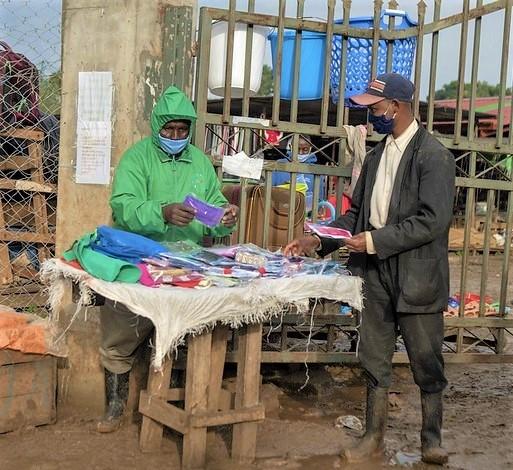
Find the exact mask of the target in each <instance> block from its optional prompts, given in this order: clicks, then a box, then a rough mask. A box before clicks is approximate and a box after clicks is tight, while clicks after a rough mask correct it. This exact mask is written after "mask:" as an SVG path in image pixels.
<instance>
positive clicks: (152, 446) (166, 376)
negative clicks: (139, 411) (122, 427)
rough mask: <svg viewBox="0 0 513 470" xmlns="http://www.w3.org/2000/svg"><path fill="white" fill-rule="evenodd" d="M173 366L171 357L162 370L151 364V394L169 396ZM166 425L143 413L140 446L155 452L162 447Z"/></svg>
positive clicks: (149, 380)
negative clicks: (154, 367) (157, 369)
mask: <svg viewBox="0 0 513 470" xmlns="http://www.w3.org/2000/svg"><path fill="white" fill-rule="evenodd" d="M172 368H173V360H172V359H171V358H169V359H167V360H166V361H165V362H164V365H163V369H162V371H156V370H154V369H153V367H152V366H151V365H150V372H149V374H148V389H147V393H148V394H149V395H151V396H155V397H159V398H164V397H166V396H167V391H168V389H169V384H170V382H171V369H172ZM163 431H164V426H163V425H162V424H161V423H159V422H157V421H155V420H153V419H151V418H149V417H148V416H144V415H143V420H142V425H141V435H140V437H139V446H140V448H141V451H143V452H154V451H157V450H159V449H160V446H161V444H162V433H163Z"/></svg>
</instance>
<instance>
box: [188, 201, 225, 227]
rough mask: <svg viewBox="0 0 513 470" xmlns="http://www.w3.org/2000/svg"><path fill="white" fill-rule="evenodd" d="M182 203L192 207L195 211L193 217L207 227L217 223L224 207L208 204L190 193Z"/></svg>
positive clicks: (221, 216)
mask: <svg viewBox="0 0 513 470" xmlns="http://www.w3.org/2000/svg"><path fill="white" fill-rule="evenodd" d="M183 203H184V205H186V206H187V207H191V208H192V209H194V210H195V211H196V215H195V216H194V217H195V219H196V220H198V222H201V223H202V224H203V225H206V226H207V227H215V226H216V225H218V224H219V222H221V219H222V218H223V215H224V212H225V210H224V208H222V207H216V206H213V205H212V204H208V203H207V202H205V201H202V200H201V199H198V198H197V197H195V196H193V195H192V194H188V195H187V196H186V197H185V199H184V201H183Z"/></svg>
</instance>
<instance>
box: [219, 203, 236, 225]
mask: <svg viewBox="0 0 513 470" xmlns="http://www.w3.org/2000/svg"><path fill="white" fill-rule="evenodd" d="M238 218H239V208H238V207H237V206H234V205H233V204H228V205H227V206H226V207H225V211H224V215H223V218H222V219H221V224H223V225H224V226H225V227H233V226H234V225H235V224H236V223H237V219H238Z"/></svg>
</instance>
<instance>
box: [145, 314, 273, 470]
mask: <svg viewBox="0 0 513 470" xmlns="http://www.w3.org/2000/svg"><path fill="white" fill-rule="evenodd" d="M261 334H262V325H261V324H254V325H246V326H244V327H242V328H240V329H239V330H237V356H238V358H237V378H236V391H235V393H231V392H230V391H228V390H226V389H224V388H223V387H222V380H223V370H224V364H225V358H226V348H227V341H228V336H229V329H228V328H227V327H225V326H217V327H216V328H214V329H213V330H209V331H206V332H205V333H203V334H200V335H197V336H192V335H189V337H188V340H187V346H188V351H187V365H186V371H185V374H186V375H185V388H170V381H171V372H172V369H173V360H172V358H169V359H167V360H166V362H165V364H164V366H163V370H162V371H155V370H154V369H153V368H152V367H151V366H150V373H149V377H148V387H147V389H146V390H143V391H141V395H140V401H139V411H140V412H141V413H142V415H143V421H142V427H141V434H140V447H141V450H142V451H143V452H151V451H156V450H158V449H160V446H161V443H162V434H163V429H164V426H167V427H169V428H171V429H174V430H175V431H177V432H179V433H180V434H182V435H183V455H182V468H184V469H196V468H205V465H206V449H207V429H208V428H209V427H213V426H222V425H233V438H232V448H231V451H232V452H231V455H232V459H234V460H236V461H238V462H242V463H250V462H252V461H253V460H254V458H255V452H256V438H257V426H258V421H261V420H263V419H264V417H265V410H264V406H263V405H262V404H261V403H260V383H261V380H260V358H261V338H262V337H261ZM180 402H182V403H183V407H179V406H177V404H178V403H180Z"/></svg>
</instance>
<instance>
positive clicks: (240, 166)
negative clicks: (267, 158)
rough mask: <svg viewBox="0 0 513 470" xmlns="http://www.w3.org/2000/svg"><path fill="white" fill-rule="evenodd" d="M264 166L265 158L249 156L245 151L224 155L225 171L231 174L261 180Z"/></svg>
mask: <svg viewBox="0 0 513 470" xmlns="http://www.w3.org/2000/svg"><path fill="white" fill-rule="evenodd" d="M263 166H264V159H263V158H249V157H248V156H247V155H246V153H245V152H239V153H236V154H235V155H225V156H224V157H223V171H224V172H225V173H228V174H230V175H234V176H240V177H241V178H250V179H252V180H259V179H260V177H261V176H262V168H263Z"/></svg>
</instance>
